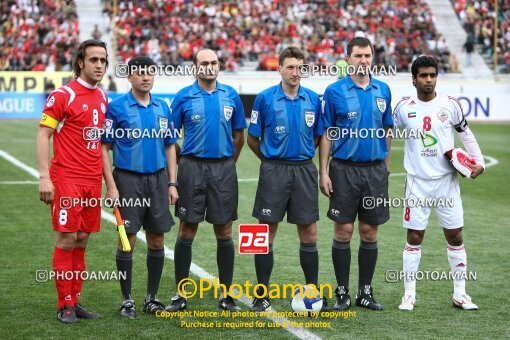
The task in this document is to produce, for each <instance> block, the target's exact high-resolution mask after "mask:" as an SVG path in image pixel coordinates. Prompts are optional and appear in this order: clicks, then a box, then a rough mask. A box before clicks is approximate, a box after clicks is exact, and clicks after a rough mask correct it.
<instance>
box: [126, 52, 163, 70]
mask: <svg viewBox="0 0 510 340" xmlns="http://www.w3.org/2000/svg"><path fill="white" fill-rule="evenodd" d="M152 65H156V63H155V62H154V60H152V59H151V58H149V57H147V56H144V55H137V56H135V57H134V58H131V59H130V60H129V62H128V73H129V74H131V73H132V71H133V69H135V70H136V69H139V70H140V68H147V67H149V66H152ZM134 66H135V67H134Z"/></svg>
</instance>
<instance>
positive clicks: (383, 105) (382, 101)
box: [376, 98, 386, 113]
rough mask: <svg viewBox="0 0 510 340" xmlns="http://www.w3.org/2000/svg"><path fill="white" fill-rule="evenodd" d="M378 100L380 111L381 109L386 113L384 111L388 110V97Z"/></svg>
mask: <svg viewBox="0 0 510 340" xmlns="http://www.w3.org/2000/svg"><path fill="white" fill-rule="evenodd" d="M376 102H377V108H378V109H379V111H381V113H384V111H386V99H384V98H377V99H376Z"/></svg>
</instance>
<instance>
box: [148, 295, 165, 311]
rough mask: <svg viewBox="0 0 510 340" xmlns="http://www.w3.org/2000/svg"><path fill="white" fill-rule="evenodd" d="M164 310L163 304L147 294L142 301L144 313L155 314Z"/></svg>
mask: <svg viewBox="0 0 510 340" xmlns="http://www.w3.org/2000/svg"><path fill="white" fill-rule="evenodd" d="M158 310H159V311H163V310H165V306H164V305H163V304H162V303H161V301H159V300H158V299H157V298H156V297H155V298H154V299H151V298H149V297H148V296H147V298H146V299H145V302H144V303H143V312H144V313H146V314H152V315H154V314H156V312H157V311H158Z"/></svg>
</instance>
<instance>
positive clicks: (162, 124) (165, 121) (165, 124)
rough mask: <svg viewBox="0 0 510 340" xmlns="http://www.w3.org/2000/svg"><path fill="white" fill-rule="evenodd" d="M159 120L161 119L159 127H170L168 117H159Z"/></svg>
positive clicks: (164, 128) (162, 128)
mask: <svg viewBox="0 0 510 340" xmlns="http://www.w3.org/2000/svg"><path fill="white" fill-rule="evenodd" d="M158 121H159V129H160V130H167V129H168V118H165V117H158Z"/></svg>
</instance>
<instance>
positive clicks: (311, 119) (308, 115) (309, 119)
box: [305, 111, 315, 127]
mask: <svg viewBox="0 0 510 340" xmlns="http://www.w3.org/2000/svg"><path fill="white" fill-rule="evenodd" d="M305 123H306V126H308V127H312V126H313V123H315V112H313V111H305Z"/></svg>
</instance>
